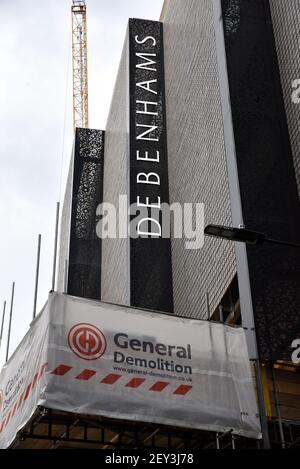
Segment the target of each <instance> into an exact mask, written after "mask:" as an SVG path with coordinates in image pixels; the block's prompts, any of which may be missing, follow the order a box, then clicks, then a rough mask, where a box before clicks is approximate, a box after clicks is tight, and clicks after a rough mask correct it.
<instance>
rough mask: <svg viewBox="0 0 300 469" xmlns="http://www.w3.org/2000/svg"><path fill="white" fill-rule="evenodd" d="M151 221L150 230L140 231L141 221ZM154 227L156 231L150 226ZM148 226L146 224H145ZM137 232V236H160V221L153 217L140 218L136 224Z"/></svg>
mask: <svg viewBox="0 0 300 469" xmlns="http://www.w3.org/2000/svg"><path fill="white" fill-rule="evenodd" d="M149 222H150V223H151V231H148V230H147V231H142V229H141V226H142V224H143V223H147V225H148V223H149ZM152 223H154V225H155V226H153V227H152ZM154 227H156V228H157V231H152V228H154ZM147 228H148V226H147ZM137 233H138V236H151V237H154V238H160V237H161V226H160V223H159V222H158V221H157V220H155V218H150V217H148V218H143V219H142V220H140V221H139V223H138V226H137Z"/></svg>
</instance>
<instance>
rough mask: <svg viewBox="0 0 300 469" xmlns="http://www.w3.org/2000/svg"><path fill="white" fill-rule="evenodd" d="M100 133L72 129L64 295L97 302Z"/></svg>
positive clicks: (100, 189)
mask: <svg viewBox="0 0 300 469" xmlns="http://www.w3.org/2000/svg"><path fill="white" fill-rule="evenodd" d="M103 149H104V132H103V131H101V130H91V129H76V136H75V149H74V171H73V195H72V208H71V211H72V218H71V220H72V221H71V233H70V252H69V276H68V294H69V295H73V296H80V297H82V298H90V299H95V300H100V298H101V291H100V290H101V240H100V239H99V238H98V237H97V235H96V224H97V217H96V209H97V206H98V205H99V204H100V203H102V199H103Z"/></svg>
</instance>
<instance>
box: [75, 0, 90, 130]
mask: <svg viewBox="0 0 300 469" xmlns="http://www.w3.org/2000/svg"><path fill="white" fill-rule="evenodd" d="M71 11H72V65H73V67H72V68H73V127H74V131H75V129H76V127H84V128H87V127H88V126H89V117H88V113H89V110H88V66H87V21H86V4H85V1H84V0H83V1H80V0H73V5H72V7H71Z"/></svg>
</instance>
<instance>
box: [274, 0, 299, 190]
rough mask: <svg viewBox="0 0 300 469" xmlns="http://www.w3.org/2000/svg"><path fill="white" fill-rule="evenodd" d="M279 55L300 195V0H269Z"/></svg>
mask: <svg viewBox="0 0 300 469" xmlns="http://www.w3.org/2000/svg"><path fill="white" fill-rule="evenodd" d="M270 7H271V14H272V21H273V29H274V36H275V42H276V50H277V57H278V63H279V69H280V76H281V83H282V89H283V97H284V103H285V109H286V114H287V121H288V127H289V134H290V141H291V147H292V152H293V159H294V166H295V171H296V177H297V184H298V192H299V197H300V104H295V103H293V101H292V91H293V90H292V82H293V81H294V80H295V79H299V78H300V1H299V0H288V1H287V0H270Z"/></svg>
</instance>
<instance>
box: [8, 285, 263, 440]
mask: <svg viewBox="0 0 300 469" xmlns="http://www.w3.org/2000/svg"><path fill="white" fill-rule="evenodd" d="M0 389H1V393H0V394H1V396H2V398H1V402H2V404H1V410H0V448H6V447H8V446H9V445H10V444H11V442H12V441H13V440H14V438H15V437H16V434H17V432H18V431H19V430H20V429H22V427H24V425H26V423H27V422H28V421H29V419H30V417H31V416H32V415H33V413H34V412H35V410H36V408H37V406H39V405H40V406H43V407H46V408H51V409H56V410H63V411H69V412H73V413H77V414H90V415H102V416H105V417H111V418H116V419H126V420H135V421H145V422H153V423H157V424H165V425H172V426H178V427H184V428H194V429H203V430H208V431H216V432H225V431H228V430H233V433H234V434H236V435H243V436H246V437H249V438H260V436H261V435H260V422H259V417H258V410H257V404H256V399H255V391H254V386H253V380H252V374H251V368H250V362H249V357H248V352H247V346H246V340H245V334H244V331H243V329H242V328H233V327H229V326H224V325H223V324H214V323H210V322H207V321H196V320H188V319H181V318H175V317H173V316H170V315H162V314H158V313H155V314H152V313H149V312H145V311H141V310H135V309H131V308H126V307H121V306H111V305H107V304H104V303H100V302H96V301H91V300H84V299H81V298H75V297H70V296H67V295H60V294H56V293H51V294H50V296H49V300H48V303H47V305H46V307H45V308H44V310H43V312H42V313H41V315H40V316H39V317H38V318H37V319H36V320H35V321H34V322H33V324H32V326H31V329H30V331H29V332H28V334H27V335H26V336H25V338H24V340H23V341H22V343H21V344H20V346H19V348H18V349H17V351H16V352H15V354H14V355H13V356H12V358H11V359H10V360H9V361H8V363H7V364H6V365H5V366H4V368H3V370H2V372H1V375H0Z"/></svg>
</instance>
